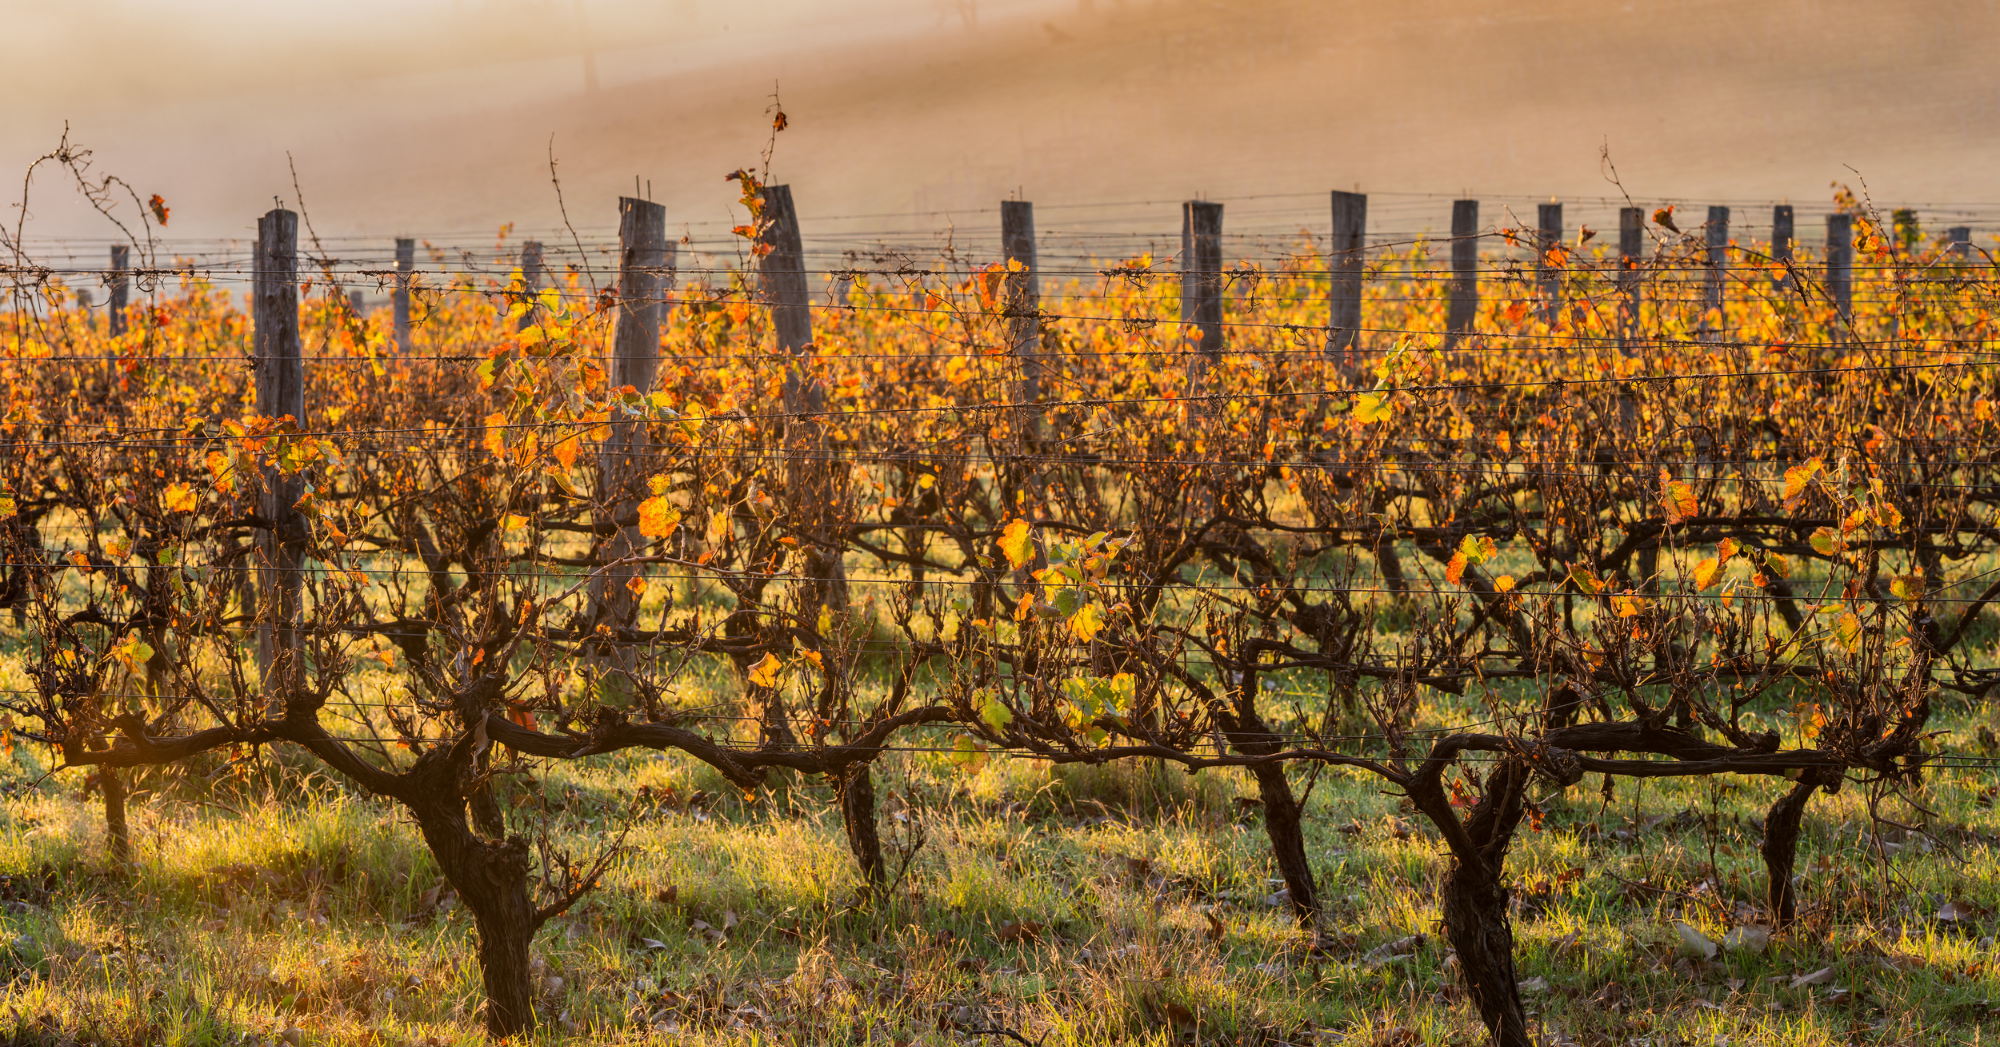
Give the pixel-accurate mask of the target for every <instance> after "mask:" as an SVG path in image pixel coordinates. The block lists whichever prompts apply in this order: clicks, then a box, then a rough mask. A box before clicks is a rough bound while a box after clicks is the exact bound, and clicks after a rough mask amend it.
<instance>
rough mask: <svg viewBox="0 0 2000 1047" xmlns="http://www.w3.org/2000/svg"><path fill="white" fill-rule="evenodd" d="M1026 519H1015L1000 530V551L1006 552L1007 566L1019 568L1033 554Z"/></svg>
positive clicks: (1033, 548)
mask: <svg viewBox="0 0 2000 1047" xmlns="http://www.w3.org/2000/svg"><path fill="white" fill-rule="evenodd" d="M1032 531H1033V528H1032V527H1030V526H1029V524H1028V521H1026V520H1015V521H1014V522H1013V523H1010V524H1008V525H1007V526H1006V528H1005V529H1004V530H1002V531H1001V532H1000V551H1001V552H1003V553H1005V554H1007V566H1009V567H1012V568H1014V569H1015V570H1017V571H1018V570H1020V569H1021V565H1022V564H1025V563H1027V562H1028V561H1029V560H1030V559H1031V558H1033V557H1034V555H1035V543H1034V539H1033V538H1032V537H1031V534H1030V532H1032Z"/></svg>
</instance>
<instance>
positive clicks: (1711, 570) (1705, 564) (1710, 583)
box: [1694, 556, 1722, 590]
mask: <svg viewBox="0 0 2000 1047" xmlns="http://www.w3.org/2000/svg"><path fill="white" fill-rule="evenodd" d="M1721 580H1722V563H1721V561H1719V560H1717V559H1716V558H1715V557H1713V556H1711V557H1709V558H1708V559H1706V560H1703V561H1702V562H1700V563H1698V564H1695V565H1694V587H1695V588H1696V589H1697V590H1700V589H1709V588H1712V587H1714V585H1715V583H1716V582H1718V581H1721Z"/></svg>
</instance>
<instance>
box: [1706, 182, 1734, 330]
mask: <svg viewBox="0 0 2000 1047" xmlns="http://www.w3.org/2000/svg"><path fill="white" fill-rule="evenodd" d="M1704 232H1705V233H1706V234H1707V241H1706V248H1707V249H1706V251H1705V253H1704V255H1703V259H1702V260H1703V261H1704V262H1705V263H1706V269H1707V272H1706V273H1704V274H1703V275H1704V277H1705V283H1704V285H1703V287H1702V312H1703V315H1702V326H1703V327H1704V328H1705V329H1707V330H1708V331H1709V332H1711V333H1713V334H1720V333H1721V332H1722V331H1723V329H1724V327H1725V326H1726V321H1725V320H1724V319H1723V317H1722V315H1721V314H1722V291H1723V276H1724V273H1723V270H1724V269H1726V268H1727V267H1728V264H1729V208H1727V207H1710V208H1709V209H1708V224H1707V226H1706V227H1704ZM1711 309H1712V310H1714V311H1715V312H1716V318H1715V326H1713V327H1709V325H1708V316H1707V313H1708V311H1709V310H1711Z"/></svg>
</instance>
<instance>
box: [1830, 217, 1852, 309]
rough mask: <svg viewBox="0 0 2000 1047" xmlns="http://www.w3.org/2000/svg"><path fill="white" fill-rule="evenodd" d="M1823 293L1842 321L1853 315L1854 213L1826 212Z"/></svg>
mask: <svg viewBox="0 0 2000 1047" xmlns="http://www.w3.org/2000/svg"><path fill="white" fill-rule="evenodd" d="M1826 296H1827V298H1829V299H1831V300H1832V302H1833V307H1834V309H1835V311H1837V312H1838V313H1839V314H1840V319H1841V320H1842V321H1852V320H1853V318H1854V216H1852V215H1847V214H1830V215H1827V216H1826Z"/></svg>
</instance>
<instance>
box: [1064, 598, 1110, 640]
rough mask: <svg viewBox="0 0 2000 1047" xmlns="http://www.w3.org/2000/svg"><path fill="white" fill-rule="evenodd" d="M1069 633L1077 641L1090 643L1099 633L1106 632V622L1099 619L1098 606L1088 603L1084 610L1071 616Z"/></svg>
mask: <svg viewBox="0 0 2000 1047" xmlns="http://www.w3.org/2000/svg"><path fill="white" fill-rule="evenodd" d="M1069 631H1070V632H1071V634H1073V635H1074V636H1075V637H1076V638H1077V639H1079V640H1082V641H1084V642H1085V643H1089V642H1090V641H1091V639H1092V638H1094V637H1095V636H1096V635H1097V634H1098V633H1101V632H1103V631H1104V620H1103V619H1102V618H1100V617H1098V614H1097V605H1096V604H1094V603H1087V604H1084V605H1083V610H1081V611H1078V612H1076V613H1075V614H1073V615H1071V616H1070V619H1069Z"/></svg>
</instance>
